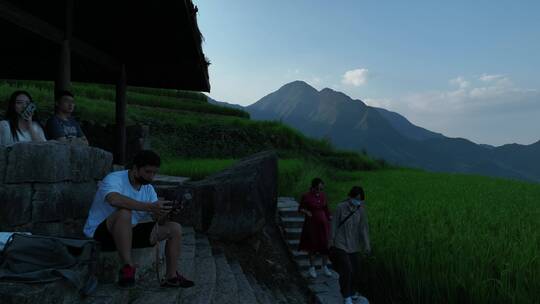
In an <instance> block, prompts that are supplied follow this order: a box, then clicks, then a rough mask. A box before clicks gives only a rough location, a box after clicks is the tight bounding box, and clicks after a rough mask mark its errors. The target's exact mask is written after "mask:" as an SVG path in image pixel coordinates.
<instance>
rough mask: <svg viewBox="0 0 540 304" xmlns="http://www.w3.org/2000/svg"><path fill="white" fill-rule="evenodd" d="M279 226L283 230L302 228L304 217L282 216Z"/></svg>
mask: <svg viewBox="0 0 540 304" xmlns="http://www.w3.org/2000/svg"><path fill="white" fill-rule="evenodd" d="M281 225H282V226H283V227H285V228H302V226H303V225H304V216H282V217H281Z"/></svg>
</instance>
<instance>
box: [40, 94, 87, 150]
mask: <svg viewBox="0 0 540 304" xmlns="http://www.w3.org/2000/svg"><path fill="white" fill-rule="evenodd" d="M74 109H75V103H74V100H73V94H72V93H71V92H69V91H63V92H61V93H60V94H59V95H58V97H57V100H56V104H55V111H54V112H55V114H54V116H52V117H51V118H49V120H48V121H47V126H46V130H47V138H48V139H54V140H59V141H64V142H70V143H78V144H82V145H88V140H87V139H86V136H85V135H84V133H83V131H82V130H81V126H80V125H79V123H78V122H77V121H76V120H75V118H73V117H72V116H71V114H72V113H73V110H74Z"/></svg>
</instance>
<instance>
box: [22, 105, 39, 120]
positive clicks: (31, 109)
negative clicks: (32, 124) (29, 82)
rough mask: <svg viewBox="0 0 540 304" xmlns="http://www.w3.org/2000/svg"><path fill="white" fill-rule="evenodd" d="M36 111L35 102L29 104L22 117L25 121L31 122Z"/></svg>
mask: <svg viewBox="0 0 540 304" xmlns="http://www.w3.org/2000/svg"><path fill="white" fill-rule="evenodd" d="M35 111H36V104H35V103H33V102H29V103H28V105H27V106H26V108H25V109H24V111H22V113H21V117H22V119H24V120H30V119H32V116H33V115H34V112H35Z"/></svg>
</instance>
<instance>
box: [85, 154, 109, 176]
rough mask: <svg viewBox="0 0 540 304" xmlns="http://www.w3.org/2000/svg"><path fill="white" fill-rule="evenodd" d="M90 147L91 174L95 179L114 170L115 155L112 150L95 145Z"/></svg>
mask: <svg viewBox="0 0 540 304" xmlns="http://www.w3.org/2000/svg"><path fill="white" fill-rule="evenodd" d="M88 149H89V152H90V154H89V156H90V157H89V158H90V159H89V160H88V164H89V165H90V172H89V173H90V176H91V177H92V178H93V179H94V180H101V179H103V178H104V177H105V176H106V175H107V174H109V172H111V170H112V165H113V155H112V153H110V152H107V151H105V150H102V149H99V148H95V147H89V148H88Z"/></svg>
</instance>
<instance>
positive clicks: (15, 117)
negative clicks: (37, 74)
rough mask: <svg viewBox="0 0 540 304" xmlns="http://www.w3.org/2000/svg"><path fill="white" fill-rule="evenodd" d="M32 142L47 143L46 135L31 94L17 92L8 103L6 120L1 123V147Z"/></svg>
mask: <svg viewBox="0 0 540 304" xmlns="http://www.w3.org/2000/svg"><path fill="white" fill-rule="evenodd" d="M31 141H37V142H39V141H46V139H45V134H44V133H43V128H42V127H41V124H40V123H39V120H38V118H37V113H36V106H35V104H34V103H33V101H32V97H31V96H30V94H29V93H28V92H26V91H15V92H13V94H11V97H10V99H9V101H8V107H7V110H6V120H2V121H0V145H2V146H11V145H13V144H15V143H18V142H31Z"/></svg>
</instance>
